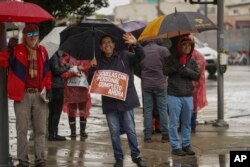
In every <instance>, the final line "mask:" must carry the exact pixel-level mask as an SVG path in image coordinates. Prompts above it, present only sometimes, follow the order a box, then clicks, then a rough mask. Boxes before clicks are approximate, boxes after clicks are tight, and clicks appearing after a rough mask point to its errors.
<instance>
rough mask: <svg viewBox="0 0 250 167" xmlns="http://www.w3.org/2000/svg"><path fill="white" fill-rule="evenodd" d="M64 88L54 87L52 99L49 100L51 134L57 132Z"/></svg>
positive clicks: (49, 127) (49, 128)
mask: <svg viewBox="0 0 250 167" xmlns="http://www.w3.org/2000/svg"><path fill="white" fill-rule="evenodd" d="M63 96H64V92H63V88H52V100H51V101H50V102H49V122H48V131H49V134H50V135H51V134H57V132H58V124H59V121H60V116H61V113H62V107H63Z"/></svg>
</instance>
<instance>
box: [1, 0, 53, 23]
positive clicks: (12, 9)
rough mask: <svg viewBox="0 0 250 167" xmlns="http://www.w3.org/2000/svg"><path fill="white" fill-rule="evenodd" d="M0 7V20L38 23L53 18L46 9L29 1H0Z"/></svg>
mask: <svg viewBox="0 0 250 167" xmlns="http://www.w3.org/2000/svg"><path fill="white" fill-rule="evenodd" d="M0 9H1V10H0V22H27V23H39V22H43V21H47V20H53V19H54V17H53V16H51V15H50V14H49V13H48V12H47V11H46V10H44V9H43V8H41V7H40V6H38V5H36V4H33V3H29V2H19V1H4V2H0Z"/></svg>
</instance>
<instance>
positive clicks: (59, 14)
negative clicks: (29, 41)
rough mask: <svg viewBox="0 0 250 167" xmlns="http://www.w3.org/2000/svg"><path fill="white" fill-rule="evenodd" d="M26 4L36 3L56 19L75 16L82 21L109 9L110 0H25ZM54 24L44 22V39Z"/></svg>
mask: <svg viewBox="0 0 250 167" xmlns="http://www.w3.org/2000/svg"><path fill="white" fill-rule="evenodd" d="M24 1H25V2H31V3H35V4H37V5H39V6H41V7H42V8H44V9H45V10H47V11H48V12H49V13H50V14H52V15H53V16H54V17H55V18H56V19H61V18H65V17H67V16H68V15H69V14H74V15H75V16H76V17H77V20H79V21H80V20H82V19H83V18H84V17H86V16H91V15H92V14H93V13H94V12H95V11H96V10H98V9H100V8H102V7H108V6H109V3H108V0H24ZM52 28H53V24H52V23H51V22H50V23H48V22H44V23H42V24H41V25H40V29H41V32H40V33H41V38H43V37H44V35H46V34H47V33H48V32H49V31H50V30H51V29H52Z"/></svg>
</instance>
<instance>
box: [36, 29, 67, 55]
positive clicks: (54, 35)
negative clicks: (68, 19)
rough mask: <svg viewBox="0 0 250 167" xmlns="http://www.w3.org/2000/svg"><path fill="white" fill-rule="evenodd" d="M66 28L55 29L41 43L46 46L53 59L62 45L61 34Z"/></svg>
mask: <svg viewBox="0 0 250 167" xmlns="http://www.w3.org/2000/svg"><path fill="white" fill-rule="evenodd" d="M65 28H66V26H62V27H54V28H53V29H52V30H51V31H50V32H49V33H48V34H47V35H46V36H45V37H44V38H43V39H42V41H41V42H40V44H41V45H43V46H45V48H46V50H47V51H48V55H49V57H51V56H52V55H53V54H54V53H55V52H56V51H57V50H58V48H59V44H60V35H59V34H60V32H62V31H63V30H64V29H65Z"/></svg>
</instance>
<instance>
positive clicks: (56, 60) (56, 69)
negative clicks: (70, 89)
mask: <svg viewBox="0 0 250 167" xmlns="http://www.w3.org/2000/svg"><path fill="white" fill-rule="evenodd" d="M49 63H50V70H51V74H52V88H64V82H63V79H62V77H61V74H63V73H64V72H66V71H68V70H69V68H70V67H69V66H61V65H60V56H59V55H58V52H56V53H55V54H54V55H53V56H52V57H51V58H50V61H49Z"/></svg>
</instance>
